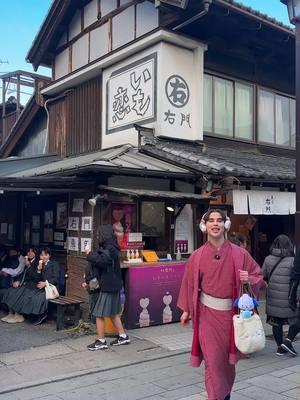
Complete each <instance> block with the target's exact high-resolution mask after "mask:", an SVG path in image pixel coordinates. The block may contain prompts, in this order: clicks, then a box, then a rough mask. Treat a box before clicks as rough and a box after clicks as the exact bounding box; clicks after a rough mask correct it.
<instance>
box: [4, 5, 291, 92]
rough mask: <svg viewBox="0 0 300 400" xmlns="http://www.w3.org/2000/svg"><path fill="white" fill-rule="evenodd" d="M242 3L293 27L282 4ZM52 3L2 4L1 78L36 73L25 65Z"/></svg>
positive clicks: (28, 65) (43, 70)
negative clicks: (21, 72)
mask: <svg viewBox="0 0 300 400" xmlns="http://www.w3.org/2000/svg"><path fill="white" fill-rule="evenodd" d="M73 1H76V0H73ZM240 2H241V3H242V4H244V5H247V6H250V7H252V8H254V9H256V10H258V11H260V12H262V13H265V14H268V15H269V16H271V17H275V18H276V19H278V20H279V21H282V22H284V23H285V24H287V25H288V24H289V21H288V16H287V10H286V6H284V5H283V4H282V3H281V2H280V0H240ZM51 3H52V0H1V14H0V38H1V41H0V74H1V73H5V72H10V71H15V70H19V69H22V70H27V71H33V69H32V67H31V65H30V64H28V63H26V61H25V58H26V54H27V52H28V50H29V49H30V47H31V44H32V41H33V40H34V37H35V35H36V34H37V32H38V30H39V28H40V26H41V24H42V22H43V20H44V18H45V16H46V14H47V11H48V9H49V7H50V5H51ZM1 61H2V62H4V63H2V62H1ZM6 62H8V63H6ZM38 73H40V74H44V75H48V76H49V75H50V71H49V69H47V68H39V70H38ZM24 96H25V95H24Z"/></svg>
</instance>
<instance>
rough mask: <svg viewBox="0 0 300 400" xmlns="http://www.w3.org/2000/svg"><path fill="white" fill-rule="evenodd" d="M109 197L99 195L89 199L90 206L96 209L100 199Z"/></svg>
mask: <svg viewBox="0 0 300 400" xmlns="http://www.w3.org/2000/svg"><path fill="white" fill-rule="evenodd" d="M106 197H107V195H106V194H97V195H96V196H95V197H92V198H90V199H89V204H90V205H91V206H92V207H95V206H96V204H97V201H98V200H100V199H106Z"/></svg>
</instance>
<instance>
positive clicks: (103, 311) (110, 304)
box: [92, 292, 121, 318]
mask: <svg viewBox="0 0 300 400" xmlns="http://www.w3.org/2000/svg"><path fill="white" fill-rule="evenodd" d="M120 313H121V302H120V292H112V293H106V292H99V297H98V299H97V301H96V303H95V306H94V308H93V311H92V315H93V316H94V317H96V318H97V317H113V316H115V315H118V314H120Z"/></svg>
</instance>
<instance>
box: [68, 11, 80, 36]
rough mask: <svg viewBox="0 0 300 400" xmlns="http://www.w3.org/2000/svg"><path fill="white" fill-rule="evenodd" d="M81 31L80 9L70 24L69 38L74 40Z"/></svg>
mask: <svg viewBox="0 0 300 400" xmlns="http://www.w3.org/2000/svg"><path fill="white" fill-rule="evenodd" d="M80 32H81V12H80V10H78V11H77V12H76V13H75V15H74V17H73V18H72V20H71V22H70V25H69V40H72V39H73V38H74V37H75V36H76V35H78V34H79V33H80Z"/></svg>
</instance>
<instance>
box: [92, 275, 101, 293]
mask: <svg viewBox="0 0 300 400" xmlns="http://www.w3.org/2000/svg"><path fill="white" fill-rule="evenodd" d="M99 289H100V283H99V281H98V279H97V278H93V279H91V280H90V281H89V291H90V293H92V292H96V291H97V290H99Z"/></svg>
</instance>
